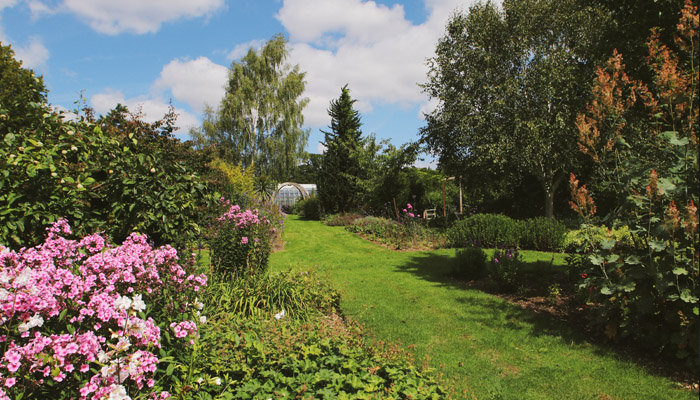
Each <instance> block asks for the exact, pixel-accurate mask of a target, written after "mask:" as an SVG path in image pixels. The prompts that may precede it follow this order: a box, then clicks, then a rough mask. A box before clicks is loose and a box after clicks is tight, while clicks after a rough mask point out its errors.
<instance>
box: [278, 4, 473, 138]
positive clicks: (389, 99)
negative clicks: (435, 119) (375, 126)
mask: <svg viewBox="0 0 700 400" xmlns="http://www.w3.org/2000/svg"><path fill="white" fill-rule="evenodd" d="M474 2H475V1H471V0H470V1H467V2H465V1H460V0H426V10H427V11H428V13H429V15H428V18H427V19H426V21H425V22H423V23H422V24H419V25H415V24H413V23H411V22H410V21H408V20H407V19H406V18H405V15H404V10H403V7H402V6H400V5H394V6H392V7H387V6H384V5H379V4H377V3H375V2H373V1H361V0H285V1H284V4H283V6H282V8H281V9H280V11H279V13H278V14H277V19H278V20H279V21H280V22H281V23H282V24H283V25H284V27H285V28H286V30H287V31H288V32H289V34H290V40H291V44H292V51H291V57H290V62H291V63H292V64H299V66H300V69H301V70H302V71H305V72H306V73H307V75H306V81H307V87H306V92H305V96H307V97H308V98H309V105H308V107H307V108H306V110H305V112H304V115H305V123H306V124H307V125H309V126H313V127H323V126H326V125H328V124H329V123H330V117H329V116H328V113H327V109H328V106H329V103H330V101H331V100H332V99H334V98H337V97H338V96H339V95H340V88H341V87H342V86H343V85H344V84H346V83H347V84H348V87H349V88H350V90H351V95H352V96H353V98H355V99H357V100H358V102H357V103H356V107H357V109H358V111H360V112H361V113H362V112H369V111H371V110H372V107H373V105H377V104H392V105H399V106H407V107H409V106H415V105H421V109H422V110H423V109H425V110H428V109H429V108H430V107H431V106H430V105H428V104H426V103H427V102H428V96H427V95H426V94H425V93H422V91H421V89H420V87H419V86H418V84H419V83H423V82H425V81H426V79H427V78H426V74H427V71H428V69H427V66H426V64H425V62H426V59H428V58H430V57H432V56H433V55H434V51H435V45H436V44H437V42H438V40H439V39H440V38H441V37H442V36H443V35H444V33H445V26H446V24H447V20H448V18H449V17H450V15H451V14H452V13H453V12H454V10H455V9H457V8H459V7H468V6H469V5H470V4H472V3H474ZM421 116H422V114H421Z"/></svg>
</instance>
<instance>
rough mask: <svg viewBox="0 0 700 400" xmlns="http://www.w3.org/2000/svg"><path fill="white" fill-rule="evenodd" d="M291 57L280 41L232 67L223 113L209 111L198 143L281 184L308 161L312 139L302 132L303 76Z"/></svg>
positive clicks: (221, 107) (251, 52)
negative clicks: (307, 145)
mask: <svg viewBox="0 0 700 400" xmlns="http://www.w3.org/2000/svg"><path fill="white" fill-rule="evenodd" d="M287 56H288V51H287V40H286V39H285V38H284V36H282V35H276V36H274V37H273V38H272V39H271V40H270V41H268V42H267V43H266V44H265V45H264V46H263V47H262V48H261V49H260V51H258V52H256V51H255V50H253V49H252V48H251V49H250V50H249V51H248V54H246V56H245V57H243V58H242V59H241V60H240V61H234V62H233V63H232V64H231V68H230V70H229V78H228V84H227V86H226V94H225V95H224V98H223V99H222V100H221V104H220V105H219V108H218V109H217V110H213V109H208V110H207V111H206V112H205V117H204V123H203V126H202V128H201V130H200V131H199V132H195V136H198V139H199V141H200V142H203V143H205V144H216V146H217V147H218V149H219V153H220V156H221V157H222V158H223V159H225V160H227V161H229V162H232V163H233V164H239V163H240V164H242V165H243V167H244V168H247V167H249V166H251V165H255V168H256V170H257V171H258V172H259V173H260V174H261V175H266V176H268V177H271V178H273V179H281V180H282V179H286V178H287V176H288V175H290V173H291V171H292V170H293V169H294V168H295V167H296V166H297V164H298V163H299V162H300V160H301V159H303V158H304V155H305V150H304V148H305V147H306V142H307V140H308V136H309V132H308V130H304V129H302V125H303V123H304V117H303V115H302V110H303V109H304V107H305V106H306V104H307V103H308V99H306V98H302V97H301V96H302V95H303V93H304V88H305V85H306V83H305V81H304V76H305V73H303V72H301V71H300V70H299V66H298V65H296V66H293V67H292V66H290V65H288V64H286V63H285V60H286V58H287Z"/></svg>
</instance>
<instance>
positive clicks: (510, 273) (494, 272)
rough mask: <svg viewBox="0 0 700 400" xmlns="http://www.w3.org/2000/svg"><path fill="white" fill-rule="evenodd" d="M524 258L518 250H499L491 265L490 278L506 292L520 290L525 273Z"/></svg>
mask: <svg viewBox="0 0 700 400" xmlns="http://www.w3.org/2000/svg"><path fill="white" fill-rule="evenodd" d="M522 267H523V262H522V256H521V255H520V253H519V252H518V250H517V249H513V248H505V249H498V250H496V252H495V253H494V255H493V260H492V261H491V263H490V264H489V277H490V278H491V279H493V281H494V282H495V283H496V284H497V285H498V287H499V289H500V290H502V291H505V292H515V291H516V290H517V289H519V288H520V285H521V283H520V281H521V279H522V273H523V268H522Z"/></svg>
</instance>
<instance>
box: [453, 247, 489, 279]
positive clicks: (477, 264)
mask: <svg viewBox="0 0 700 400" xmlns="http://www.w3.org/2000/svg"><path fill="white" fill-rule="evenodd" d="M486 259H487V256H486V253H485V252H484V250H483V249H482V248H480V247H464V248H461V249H457V252H456V260H455V262H456V268H455V272H456V273H457V275H459V276H460V277H463V278H465V279H480V278H482V277H483V276H484V275H485V274H486Z"/></svg>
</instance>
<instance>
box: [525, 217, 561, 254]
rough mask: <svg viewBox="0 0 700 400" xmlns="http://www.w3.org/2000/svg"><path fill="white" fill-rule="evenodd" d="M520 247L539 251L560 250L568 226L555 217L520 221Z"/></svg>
mask: <svg viewBox="0 0 700 400" xmlns="http://www.w3.org/2000/svg"><path fill="white" fill-rule="evenodd" d="M520 224H521V226H520V247H521V248H523V249H528V250H538V251H560V250H561V249H562V247H563V243H564V235H565V234H566V232H567V229H566V226H564V224H562V223H561V222H559V221H557V220H556V219H553V218H545V217H537V218H530V219H527V220H524V221H520Z"/></svg>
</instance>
